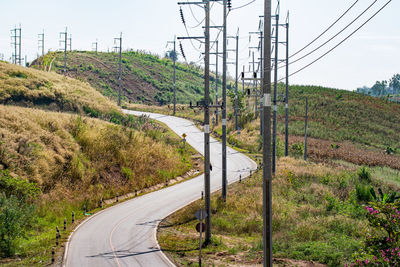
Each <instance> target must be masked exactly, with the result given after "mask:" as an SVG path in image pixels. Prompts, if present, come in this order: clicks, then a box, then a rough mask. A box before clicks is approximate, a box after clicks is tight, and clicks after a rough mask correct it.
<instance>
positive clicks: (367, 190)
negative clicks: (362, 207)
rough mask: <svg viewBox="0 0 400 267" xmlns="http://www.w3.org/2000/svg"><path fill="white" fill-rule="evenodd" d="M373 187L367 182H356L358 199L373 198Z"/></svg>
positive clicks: (368, 199) (366, 199)
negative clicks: (366, 183)
mask: <svg viewBox="0 0 400 267" xmlns="http://www.w3.org/2000/svg"><path fill="white" fill-rule="evenodd" d="M371 189H372V187H371V186H370V185H365V184H356V195H357V200H358V201H365V202H368V201H371V200H373V198H372V195H371Z"/></svg>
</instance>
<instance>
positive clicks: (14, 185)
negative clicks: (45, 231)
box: [0, 170, 40, 257]
mask: <svg viewBox="0 0 400 267" xmlns="http://www.w3.org/2000/svg"><path fill="white" fill-rule="evenodd" d="M39 192H40V191H39V189H38V188H37V186H36V185H35V184H32V183H29V182H28V181H26V180H24V179H20V178H14V177H12V176H11V175H10V174H9V173H8V171H7V170H5V171H0V255H1V256H2V257H10V256H13V255H14V253H15V250H16V248H17V247H18V244H19V240H20V238H21V237H25V233H26V231H27V230H28V227H29V226H30V224H31V222H32V221H33V219H34V206H33V205H32V204H29V202H31V201H32V200H33V199H34V198H36V197H37V196H38V194H39Z"/></svg>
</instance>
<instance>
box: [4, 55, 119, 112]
mask: <svg viewBox="0 0 400 267" xmlns="http://www.w3.org/2000/svg"><path fill="white" fill-rule="evenodd" d="M0 104H5V105H18V106H23V107H36V108H42V109H49V110H52V111H65V112H74V113H82V114H85V113H89V115H91V116H94V117H101V116H106V115H107V114H110V113H112V112H116V111H117V110H119V108H118V107H117V105H116V104H115V103H113V102H112V101H110V100H109V99H108V98H106V97H104V96H103V95H101V94H100V93H99V92H97V91H96V90H95V89H93V88H92V87H91V86H90V85H89V84H88V83H84V82H81V81H78V80H75V79H71V78H68V77H65V76H62V75H58V74H55V73H48V72H44V71H39V70H35V69H31V68H23V67H20V66H16V65H12V64H8V63H5V62H0ZM96 115H97V116H96Z"/></svg>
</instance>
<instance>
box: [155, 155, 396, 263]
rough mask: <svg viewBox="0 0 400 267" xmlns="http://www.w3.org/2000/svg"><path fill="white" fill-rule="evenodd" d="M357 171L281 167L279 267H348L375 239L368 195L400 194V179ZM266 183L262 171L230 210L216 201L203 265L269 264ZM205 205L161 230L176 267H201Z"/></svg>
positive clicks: (233, 197) (276, 190) (275, 194)
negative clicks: (200, 213) (200, 215)
mask: <svg viewBox="0 0 400 267" xmlns="http://www.w3.org/2000/svg"><path fill="white" fill-rule="evenodd" d="M355 170H357V169H355ZM355 170H354V169H347V168H345V167H344V165H341V164H338V165H337V166H336V168H331V167H329V166H326V165H323V164H313V163H306V162H304V161H302V160H295V159H293V158H283V159H282V160H281V161H280V162H279V164H278V171H277V175H276V176H275V177H274V180H273V183H272V186H273V190H272V201H273V203H272V213H273V214H272V216H273V218H272V233H273V255H274V266H275V265H276V266H320V265H314V264H315V262H317V263H323V264H327V265H328V266H344V264H345V263H349V262H351V261H352V254H353V253H355V252H356V251H357V250H358V249H359V248H360V247H361V245H362V240H363V238H364V237H365V236H368V235H369V234H370V232H369V231H366V229H367V228H369V227H368V220H367V217H366V215H367V212H366V211H365V208H364V206H365V205H366V204H367V202H368V201H371V197H370V195H369V194H368V190H369V188H371V187H374V188H377V187H381V188H382V190H383V192H390V191H391V190H397V191H398V190H399V189H400V187H399V185H400V183H399V182H400V180H399V178H400V173H399V172H398V171H394V172H393V171H391V172H382V171H381V169H380V168H376V169H374V170H373V171H372V178H370V179H365V178H364V176H362V175H360V172H358V173H357V172H356V171H355ZM391 177H397V182H396V185H391V186H389V185H387V183H386V181H387V180H388V179H390V178H391ZM262 183H263V179H262V171H259V172H257V173H256V174H254V175H253V177H251V178H248V179H246V180H244V181H243V182H242V183H236V184H234V185H231V186H229V188H228V194H227V195H228V197H227V201H226V203H224V202H223V201H222V200H221V198H220V196H221V192H217V193H215V194H213V195H212V198H211V207H212V223H211V225H212V234H213V236H212V239H211V244H210V245H208V246H207V247H205V248H203V252H202V255H203V264H204V265H207V266H211V265H215V266H256V265H257V266H258V265H260V264H262V259H263V258H262V248H263V243H262V229H263V226H262V210H263V204H262V197H260V196H261V195H262ZM365 188H366V189H365ZM366 193H367V194H366ZM203 201H204V200H198V201H196V202H194V203H192V204H191V205H189V206H187V207H185V208H183V209H181V210H179V211H178V212H176V213H174V214H172V215H171V216H169V217H167V218H166V219H165V220H163V221H162V222H161V224H160V228H159V231H158V240H159V241H160V245H161V247H162V249H163V251H164V252H165V253H166V254H167V255H168V256H169V257H170V258H171V259H173V261H174V262H175V263H176V264H177V266H198V264H197V262H198V252H199V251H198V249H199V239H198V238H199V234H198V233H197V232H196V230H195V229H196V228H195V225H196V224H197V223H198V220H197V219H196V218H195V216H194V214H195V212H196V210H198V209H199V208H200V207H204V202H203ZM289 259H290V260H289ZM301 260H306V261H309V262H305V263H304V262H301ZM310 261H313V262H314V263H311V262H310ZM356 266H361V265H356ZM364 266H365V265H364ZM368 266H370V265H368ZM371 266H372V265H371ZM379 266H386V265H379ZM387 266H389V265H387Z"/></svg>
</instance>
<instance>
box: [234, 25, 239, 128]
mask: <svg viewBox="0 0 400 267" xmlns="http://www.w3.org/2000/svg"><path fill="white" fill-rule="evenodd" d="M238 75H239V29H238V31H237V33H236V80H235V130H236V131H237V130H239V125H238V106H239V105H238V101H239V96H238V78H239V77H238Z"/></svg>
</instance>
